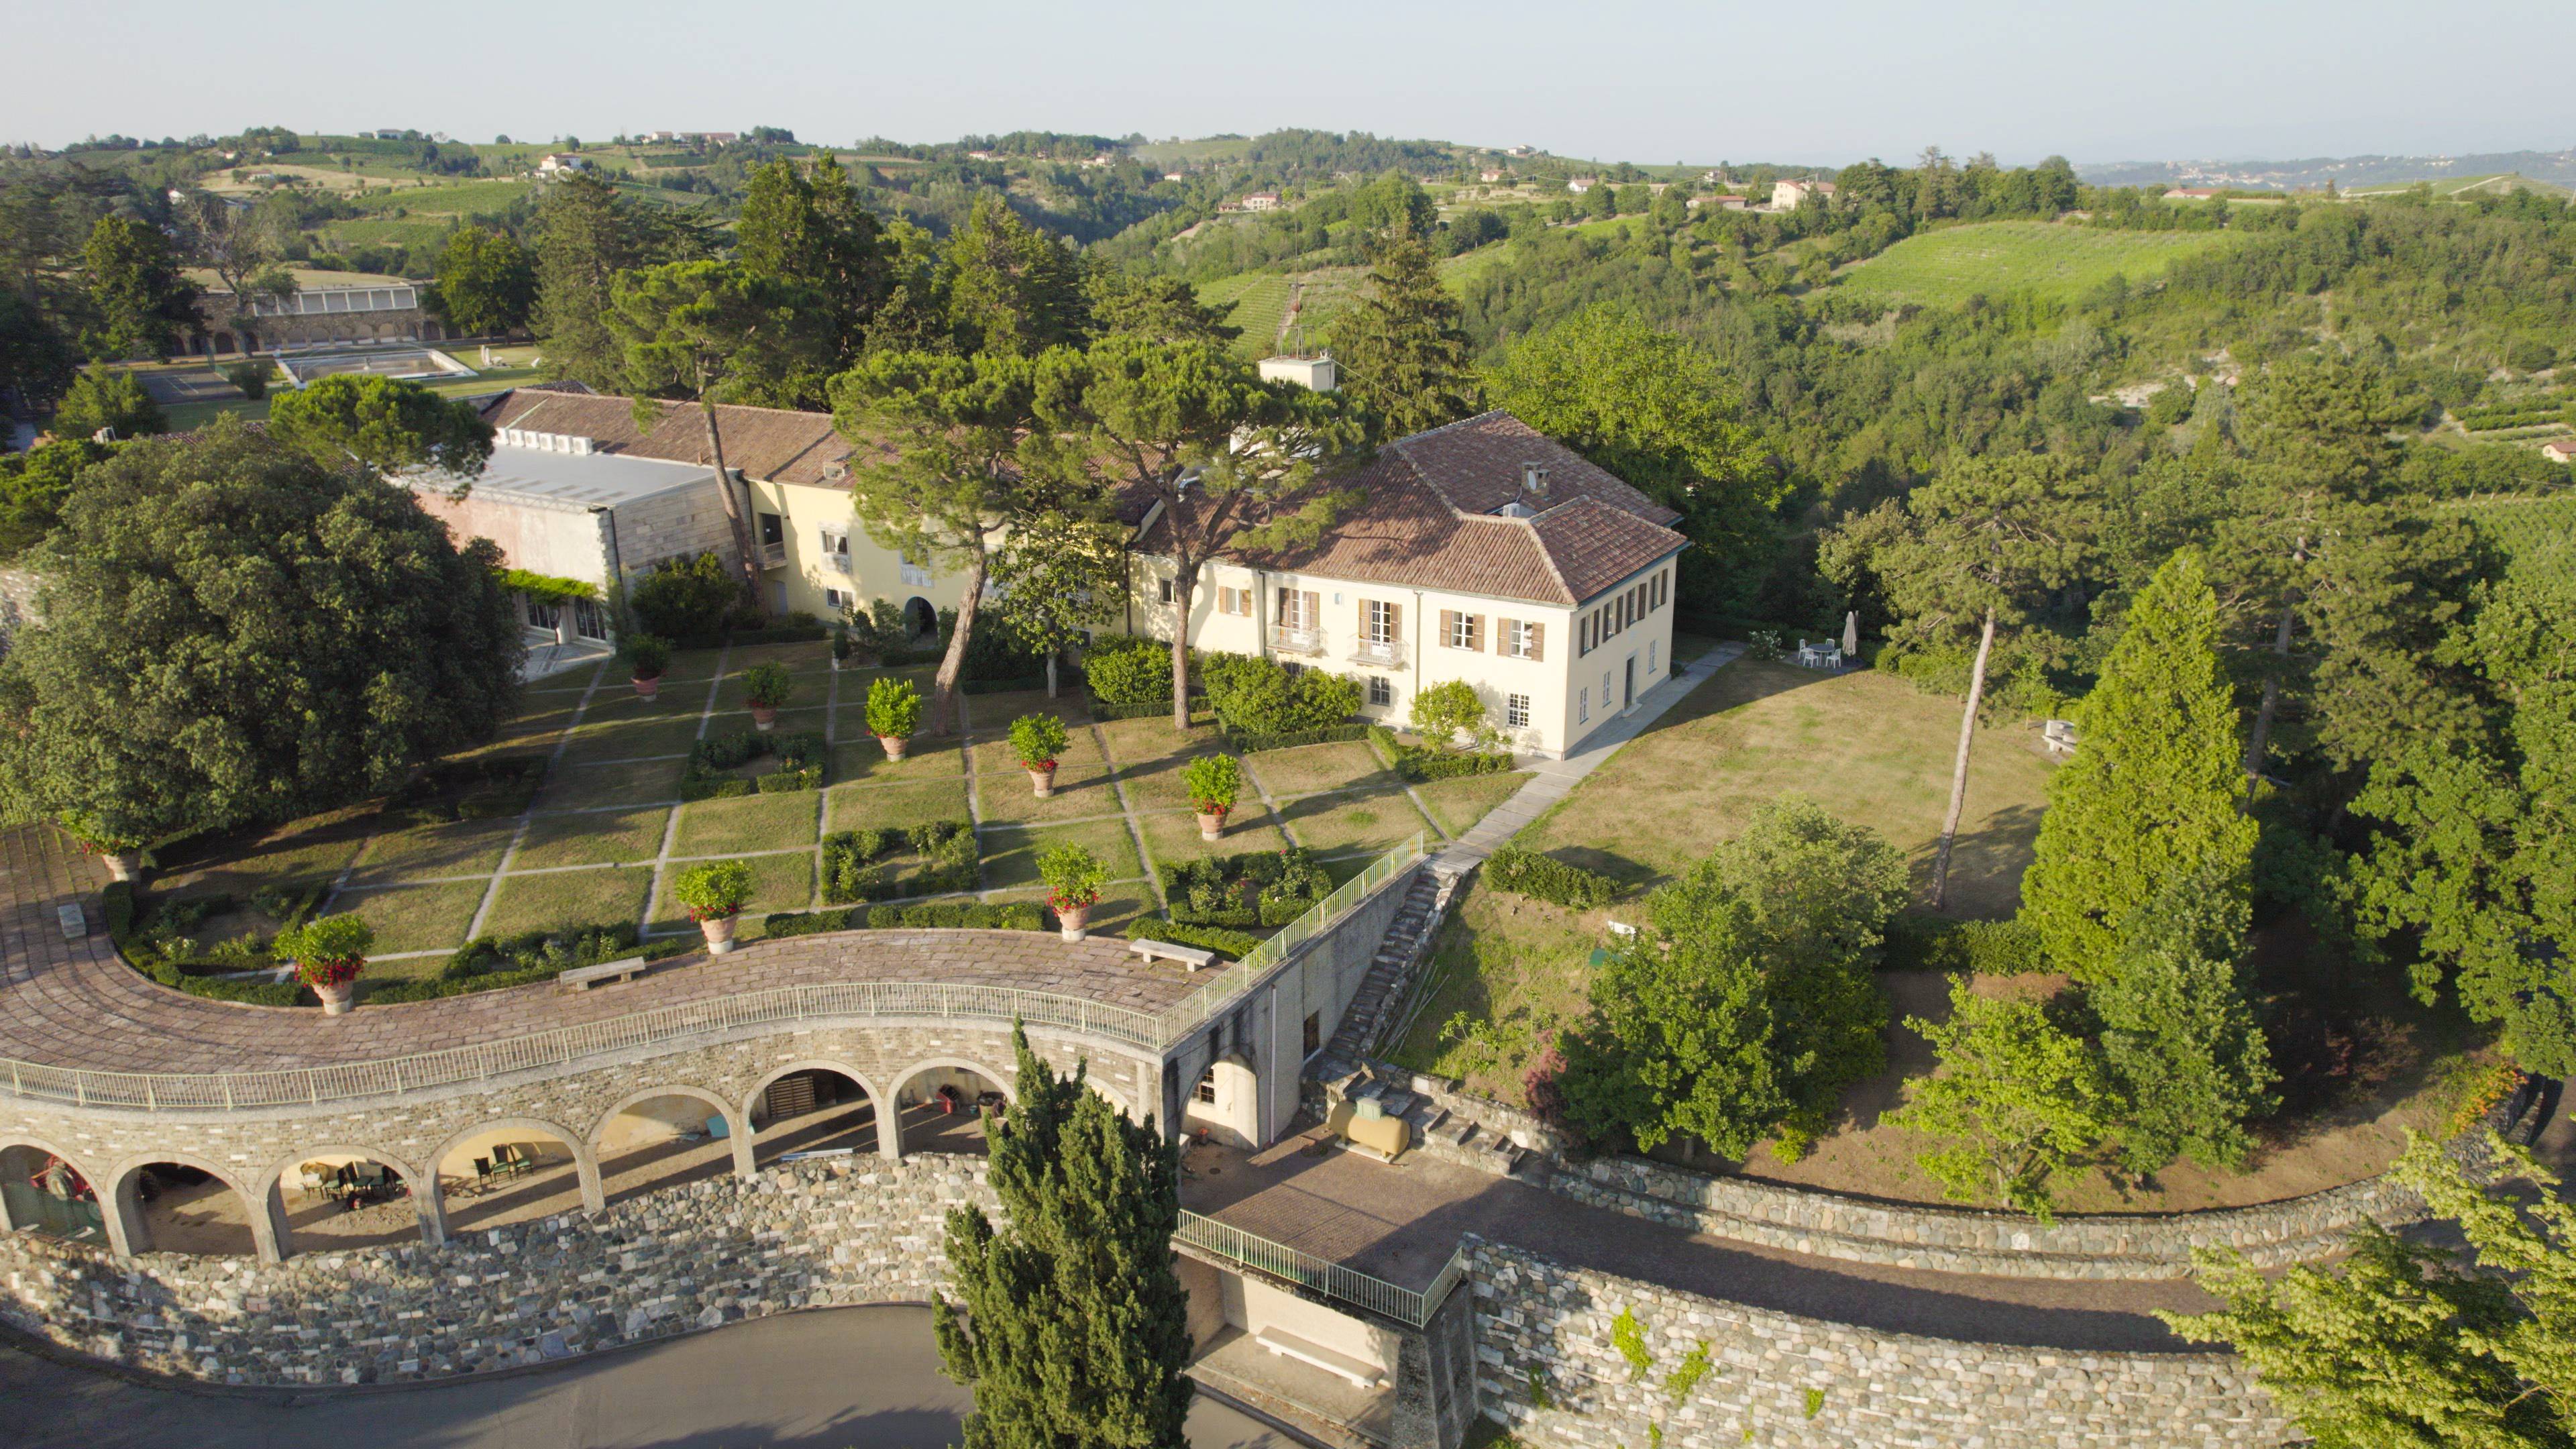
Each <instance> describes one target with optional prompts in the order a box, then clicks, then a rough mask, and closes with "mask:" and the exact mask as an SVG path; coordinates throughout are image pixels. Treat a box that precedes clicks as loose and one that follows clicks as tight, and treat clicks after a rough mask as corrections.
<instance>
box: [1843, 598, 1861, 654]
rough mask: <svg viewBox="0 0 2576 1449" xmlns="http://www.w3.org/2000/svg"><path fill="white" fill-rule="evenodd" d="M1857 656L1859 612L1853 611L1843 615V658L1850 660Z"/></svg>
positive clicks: (1858, 650)
mask: <svg viewBox="0 0 2576 1449" xmlns="http://www.w3.org/2000/svg"><path fill="white" fill-rule="evenodd" d="M1859 654H1860V610H1858V609H1854V610H1852V611H1851V612H1850V613H1847V614H1845V615H1843V657H1844V658H1846V659H1850V658H1855V657H1857V656H1858V655H1859Z"/></svg>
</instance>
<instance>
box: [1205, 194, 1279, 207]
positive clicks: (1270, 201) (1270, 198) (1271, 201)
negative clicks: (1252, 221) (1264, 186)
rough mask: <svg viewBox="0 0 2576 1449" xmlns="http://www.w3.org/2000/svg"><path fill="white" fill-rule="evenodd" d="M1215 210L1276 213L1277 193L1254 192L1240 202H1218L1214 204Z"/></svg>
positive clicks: (1277, 205)
mask: <svg viewBox="0 0 2576 1449" xmlns="http://www.w3.org/2000/svg"><path fill="white" fill-rule="evenodd" d="M1216 209H1217V210H1219V211H1277V210H1278V209H1279V193H1278V192H1276V191H1256V192H1253V193H1252V194H1251V195H1249V196H1246V197H1244V198H1243V199H1242V200H1240V201H1220V202H1218V203H1217V204H1216Z"/></svg>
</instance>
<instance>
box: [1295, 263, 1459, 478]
mask: <svg viewBox="0 0 2576 1449" xmlns="http://www.w3.org/2000/svg"><path fill="white" fill-rule="evenodd" d="M1458 318H1459V311H1458V299H1457V298H1455V297H1452V296H1450V295H1449V289H1448V288H1447V287H1444V286H1442V285H1441V283H1440V273H1439V271H1438V270H1437V269H1436V268H1434V267H1433V266H1432V263H1431V249H1430V248H1429V247H1428V246H1426V245H1424V244H1423V242H1422V241H1421V240H1420V239H1418V238H1416V237H1412V236H1403V235H1399V236H1398V237H1396V238H1395V239H1394V240H1393V241H1390V242H1388V243H1386V246H1385V250H1384V251H1383V252H1382V253H1381V254H1380V255H1379V257H1378V263H1377V266H1376V268H1375V269H1374V270H1372V271H1371V272H1370V273H1369V289H1368V295H1367V296H1365V297H1363V298H1361V299H1360V301H1359V302H1358V303H1357V304H1356V305H1354V306H1352V307H1351V308H1350V309H1349V310H1348V311H1345V312H1344V313H1342V314H1341V315H1340V316H1338V317H1336V318H1334V319H1333V322H1332V327H1331V329H1330V333H1329V336H1330V341H1331V344H1332V349H1333V358H1334V360H1335V361H1336V362H1338V363H1340V365H1341V367H1340V371H1341V387H1342V390H1343V391H1344V392H1346V393H1349V394H1350V395H1351V396H1352V397H1353V398H1355V399H1357V400H1358V401H1359V402H1360V403H1361V404H1362V405H1363V406H1365V407H1366V408H1367V409H1368V411H1369V413H1370V414H1371V417H1372V421H1373V422H1374V424H1375V426H1376V432H1377V436H1378V437H1379V438H1401V437H1405V436H1407V435H1408V434H1412V433H1418V432H1421V431H1422V430H1424V429H1425V428H1436V427H1439V426H1440V425H1441V424H1443V423H1454V422H1456V421H1458V420H1459V419H1460V418H1463V417H1467V416H1470V415H1471V414H1473V413H1474V412H1475V411H1476V409H1477V408H1478V407H1480V406H1482V390H1481V389H1480V388H1479V387H1478V385H1477V382H1476V373H1475V369H1474V368H1472V367H1471V366H1469V365H1468V361H1467V334H1466V333H1465V332H1464V331H1462V330H1461V329H1460V328H1459V325H1458Z"/></svg>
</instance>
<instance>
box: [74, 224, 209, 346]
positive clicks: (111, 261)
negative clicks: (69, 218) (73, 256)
mask: <svg viewBox="0 0 2576 1449" xmlns="http://www.w3.org/2000/svg"><path fill="white" fill-rule="evenodd" d="M81 270H82V271H83V272H84V273H86V274H87V277H88V280H89V295H90V301H91V302H92V303H93V304H95V305H96V306H97V308H98V315H99V322H100V328H99V333H98V336H97V337H95V338H94V339H92V347H91V351H92V352H93V353H95V354H96V355H98V356H101V357H111V358H127V357H167V356H169V355H170V351H171V349H172V348H174V347H176V346H177V345H178V342H179V336H180V334H181V333H182V332H184V331H186V330H187V329H188V328H190V327H193V326H195V325H196V322H197V289H196V287H195V285H194V284H192V283H190V282H189V281H188V279H187V278H186V277H184V276H181V275H180V273H179V259H178V257H177V256H176V254H174V253H173V251H172V250H171V247H170V239H169V238H168V237H166V236H164V235H162V233H161V229H160V228H159V227H156V226H151V225H148V224H146V223H144V222H139V221H136V220H134V219H133V218H131V217H126V216H117V215H113V214H111V215H107V216H102V217H100V218H99V219H98V224H97V225H96V226H94V227H92V228H90V233H89V244H88V245H87V246H86V247H84V248H83V249H82V251H81Z"/></svg>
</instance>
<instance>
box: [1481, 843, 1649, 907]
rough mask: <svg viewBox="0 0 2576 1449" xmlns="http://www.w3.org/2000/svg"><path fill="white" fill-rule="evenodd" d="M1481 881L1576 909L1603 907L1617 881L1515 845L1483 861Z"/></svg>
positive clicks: (1616, 887)
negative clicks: (1482, 878) (1483, 874)
mask: <svg viewBox="0 0 2576 1449" xmlns="http://www.w3.org/2000/svg"><path fill="white" fill-rule="evenodd" d="M1485 881H1486V883H1487V884H1489V885H1491V886H1493V887H1494V888H1495V889H1496V890H1506V891H1510V892H1511V893H1512V894H1514V895H1516V896H1528V897H1529V898H1530V899H1532V900H1536V901H1545V902H1547V903H1548V904H1550V905H1555V906H1572V907H1575V908H1577V909H1587V908H1590V907H1594V906H1606V905H1608V904H1610V902H1611V900H1612V899H1613V898H1615V897H1616V896H1617V895H1618V894H1619V883H1618V882H1617V881H1614V880H1612V879H1611V878H1610V877H1608V876H1606V875H1603V874H1602V873H1601V872H1599V871H1597V870H1585V869H1584V868H1583V867H1581V866H1579V865H1568V864H1566V863H1565V862H1564V861H1561V860H1558V859H1556V858H1555V857H1554V856H1548V855H1541V854H1539V853H1538V852H1536V851H1534V850H1527V849H1524V848H1522V847H1520V846H1517V845H1506V846H1504V847H1503V848H1502V849H1500V850H1497V851H1495V852H1494V853H1493V855H1492V856H1491V857H1490V858H1488V859H1487V860H1486V861H1485Z"/></svg>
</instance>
